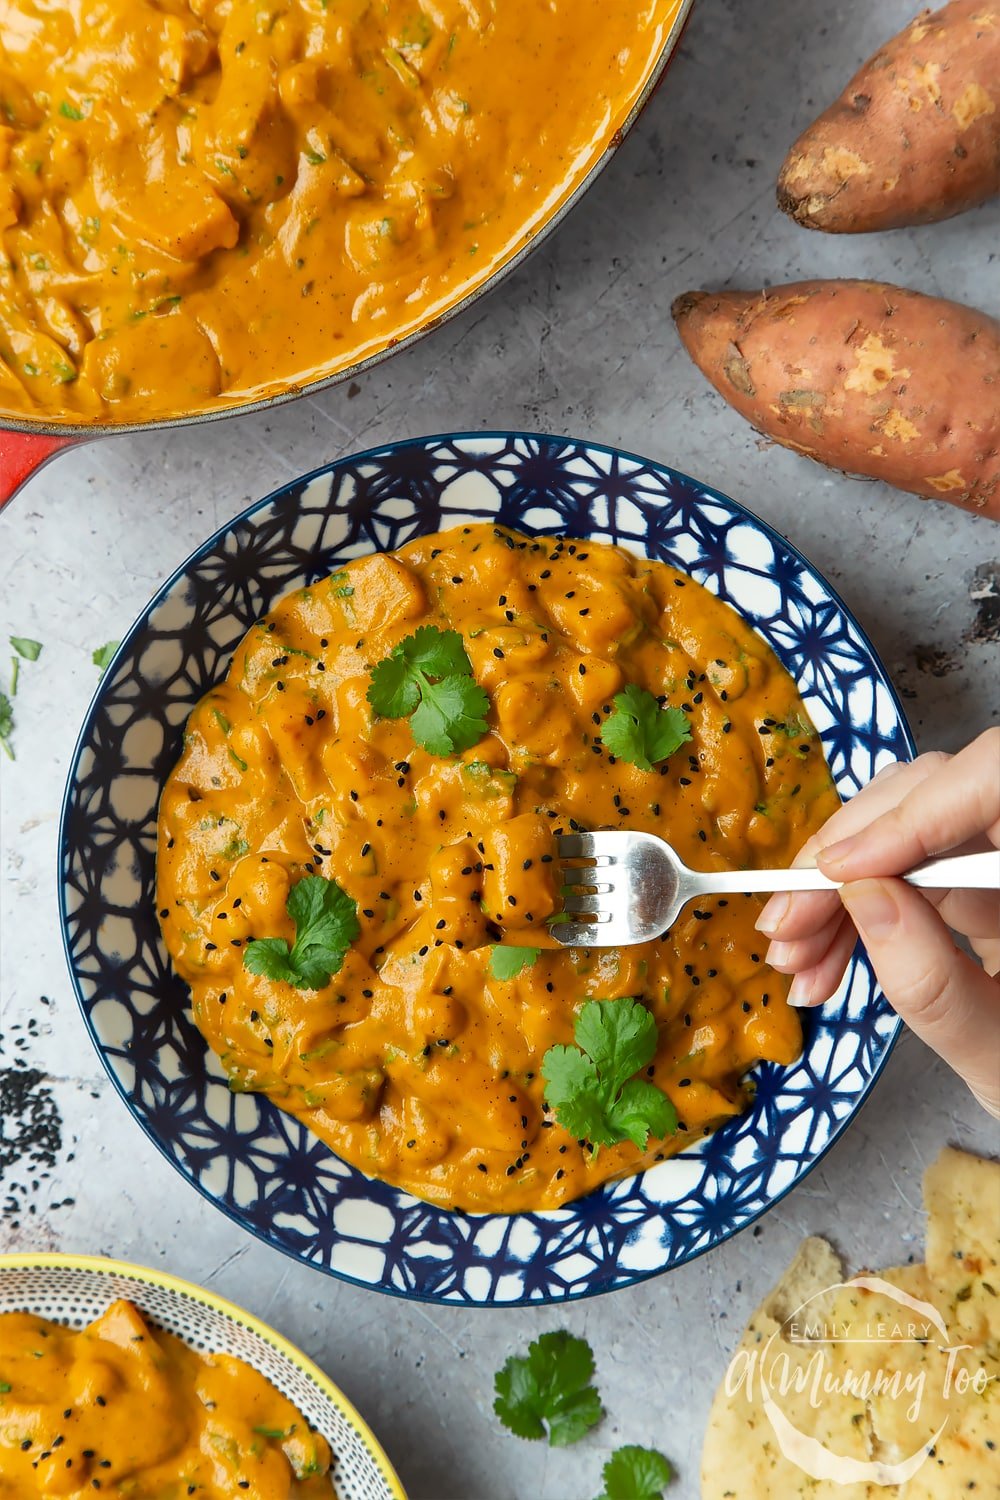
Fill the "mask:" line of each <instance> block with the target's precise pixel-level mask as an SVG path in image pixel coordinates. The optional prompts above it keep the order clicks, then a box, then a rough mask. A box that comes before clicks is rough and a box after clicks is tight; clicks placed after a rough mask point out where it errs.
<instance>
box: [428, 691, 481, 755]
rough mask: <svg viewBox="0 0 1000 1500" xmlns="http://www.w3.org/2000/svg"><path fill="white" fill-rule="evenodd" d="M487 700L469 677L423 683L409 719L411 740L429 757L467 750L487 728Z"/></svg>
mask: <svg viewBox="0 0 1000 1500" xmlns="http://www.w3.org/2000/svg"><path fill="white" fill-rule="evenodd" d="M489 707H490V700H489V699H488V698H487V696H486V694H485V692H484V691H483V689H482V688H481V687H480V686H479V684H478V683H477V682H474V681H473V680H472V678H471V677H443V678H442V679H441V681H440V682H435V683H430V682H425V684H424V688H423V694H422V697H421V701H420V705H419V707H418V708H417V709H416V710H415V711H414V713H413V715H412V717H411V719H410V728H411V730H412V731H413V738H414V739H415V740H416V742H417V744H418V745H422V746H423V747H424V749H425V750H429V751H430V753H431V754H432V755H451V754H452V753H453V752H454V751H456V750H468V749H470V748H471V747H472V746H473V745H474V744H475V743H476V741H477V740H481V739H482V737H483V735H484V734H485V733H486V730H487V728H488V726H487V723H486V714H487V713H488V712H489Z"/></svg>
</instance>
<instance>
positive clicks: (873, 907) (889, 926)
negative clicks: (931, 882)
mask: <svg viewBox="0 0 1000 1500" xmlns="http://www.w3.org/2000/svg"><path fill="white" fill-rule="evenodd" d="M841 899H842V900H843V903H844V905H845V906H846V907H847V910H848V911H849V912H850V914H851V916H852V917H853V918H854V924H855V926H856V927H858V928H860V930H861V933H862V936H865V935H867V936H868V937H873V938H884V937H888V936H889V935H890V934H891V933H892V931H893V930H894V928H896V927H897V926H898V924H899V907H898V906H897V905H896V902H895V900H894V899H893V896H892V894H891V892H890V891H889V890H888V889H887V888H886V886H885V885H883V883H882V882H881V881H880V880H856V881H854V882H853V883H852V884H850V885H845V886H844V888H843V890H842V891H841Z"/></svg>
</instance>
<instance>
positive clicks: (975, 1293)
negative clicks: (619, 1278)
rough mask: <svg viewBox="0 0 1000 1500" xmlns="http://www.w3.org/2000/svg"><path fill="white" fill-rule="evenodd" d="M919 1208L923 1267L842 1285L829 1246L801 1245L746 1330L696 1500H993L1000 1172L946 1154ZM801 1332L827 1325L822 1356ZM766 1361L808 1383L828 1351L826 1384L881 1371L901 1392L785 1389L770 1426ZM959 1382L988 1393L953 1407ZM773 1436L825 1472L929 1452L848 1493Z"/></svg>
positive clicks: (718, 1406) (999, 1445) (718, 1405)
mask: <svg viewBox="0 0 1000 1500" xmlns="http://www.w3.org/2000/svg"><path fill="white" fill-rule="evenodd" d="M924 1197H925V1204H926V1207H927V1210H928V1226H927V1262H926V1264H918V1265H910V1266H896V1267H892V1268H890V1269H889V1270H886V1271H880V1272H876V1273H870V1274H869V1273H864V1274H862V1275H861V1276H858V1277H855V1278H853V1280H852V1281H851V1282H849V1283H847V1284H843V1283H842V1277H843V1269H842V1266H841V1263H840V1261H839V1259H838V1257H837V1256H836V1254H835V1253H834V1251H833V1250H832V1248H831V1247H830V1246H829V1245H828V1244H827V1243H826V1241H825V1240H821V1239H815V1238H813V1239H807V1240H805V1241H804V1242H803V1244H802V1245H801V1246H800V1248H799V1250H798V1253H797V1254H796V1256H795V1259H794V1260H793V1261H792V1263H791V1265H790V1266H789V1267H788V1270H787V1271H786V1272H785V1274H784V1276H783V1277H782V1278H781V1280H780V1281H779V1282H778V1284H777V1286H775V1287H774V1289H773V1290H772V1291H771V1292H770V1293H769V1294H768V1296H767V1297H766V1298H765V1299H764V1301H763V1303H762V1304H761V1306H760V1307H759V1308H758V1310H757V1312H756V1313H755V1314H754V1316H753V1317H752V1318H751V1320H750V1323H749V1324H748V1325H747V1328H746V1331H745V1332H744V1334H743V1337H742V1338H741V1340H740V1343H739V1345H738V1348H737V1352H736V1355H735V1356H734V1363H733V1364H732V1365H731V1366H730V1370H729V1371H728V1372H727V1378H726V1379H725V1380H724V1381H723V1383H722V1385H721V1386H720V1387H719V1390H718V1391H717V1392H716V1396H715V1400H714V1402H713V1404H712V1410H711V1413H710V1415H709V1420H708V1428H707V1430H706V1433H705V1443H704V1447H703V1450H702V1470H701V1494H702V1500H956V1497H958V1496H960V1495H966V1494H969V1495H977V1496H981V1497H987V1496H988V1497H990V1500H997V1497H1000V1164H998V1163H996V1162H990V1161H984V1160H982V1159H980V1158H978V1157H971V1156H967V1155H966V1154H965V1153H964V1152H961V1151H954V1150H952V1149H950V1148H948V1149H946V1150H944V1151H942V1153H941V1155H940V1156H939V1158H938V1160H937V1161H936V1162H935V1163H934V1165H933V1166H931V1167H930V1168H929V1169H928V1171H927V1173H926V1175H925V1178H924ZM890 1288H892V1289H894V1290H895V1292H896V1293H897V1294H898V1295H894V1294H893V1291H892V1290H890ZM907 1299H909V1300H907ZM911 1303H912V1304H913V1305H912V1306H911V1305H910V1304H911ZM803 1304H806V1306H805V1307H804V1306H803ZM932 1313H933V1314H934V1316H932ZM789 1320H792V1321H789ZM805 1320H808V1322H809V1323H810V1324H812V1325H813V1326H814V1327H815V1326H816V1325H819V1324H822V1333H823V1342H822V1343H821V1344H818V1343H809V1342H803V1341H802V1339H803V1337H804V1333H803V1331H802V1325H803V1323H804V1321H805ZM942 1327H943V1329H944V1333H943V1334H942V1332H941V1329H942ZM890 1340H891V1341H890ZM769 1341H770V1342H769ZM959 1344H968V1345H972V1347H971V1348H969V1349H964V1350H962V1352H961V1353H960V1354H958V1355H956V1356H954V1357H953V1366H954V1368H953V1370H952V1386H951V1391H950V1394H949V1395H947V1396H946V1394H945V1389H946V1382H947V1375H948V1354H947V1352H946V1350H947V1347H948V1346H954V1345H959ZM942 1346H944V1347H942ZM764 1350H767V1352H768V1362H769V1365H772V1364H773V1361H774V1360H775V1359H776V1358H778V1359H780V1360H783V1361H787V1369H788V1370H789V1371H790V1372H795V1371H803V1372H804V1371H806V1370H809V1369H810V1365H809V1362H810V1360H811V1359H814V1358H815V1356H816V1353H817V1350H822V1357H823V1361H822V1368H823V1370H824V1371H826V1372H828V1375H829V1378H830V1379H831V1380H840V1379H843V1378H844V1377H845V1376H846V1375H848V1374H849V1375H850V1376H851V1377H852V1379H853V1380H855V1381H857V1380H859V1379H861V1378H863V1377H864V1376H865V1375H867V1376H868V1379H869V1383H870V1386H871V1383H873V1382H874V1381H875V1377H876V1375H877V1374H878V1373H879V1372H882V1375H883V1380H884V1379H886V1378H891V1377H893V1376H896V1377H897V1378H898V1383H899V1391H897V1393H896V1394H895V1395H894V1394H891V1393H889V1392H886V1391H885V1390H880V1389H878V1388H875V1389H871V1388H869V1390H868V1391H866V1392H861V1393H854V1394H851V1395H845V1394H842V1393H838V1394H834V1395H827V1394H823V1393H822V1392H820V1394H819V1399H818V1400H814V1401H810V1399H809V1395H810V1393H809V1389H806V1390H803V1391H802V1392H798V1391H796V1390H794V1389H793V1390H790V1391H789V1392H788V1393H787V1394H786V1395H783V1396H781V1397H780V1398H779V1399H778V1400H777V1401H776V1402H775V1403H774V1404H775V1406H776V1407H777V1410H776V1411H774V1413H773V1420H771V1419H769V1417H768V1414H767V1412H766V1410H765V1407H764V1403H763V1401H762V1399H761V1394H760V1386H759V1384H758V1383H757V1382H756V1378H755V1368H756V1367H755V1363H754V1357H755V1356H756V1358H757V1359H758V1360H759V1358H760V1356H761V1353H762V1352H763V1351H764ZM813 1369H815V1367H813ZM958 1370H963V1371H965V1372H967V1374H968V1376H972V1375H973V1374H974V1373H975V1372H976V1371H981V1372H982V1374H981V1376H980V1380H982V1379H985V1380H986V1381H987V1385H986V1389H985V1391H984V1392H983V1393H982V1394H978V1395H977V1394H975V1393H974V1392H973V1391H972V1390H967V1391H966V1393H965V1394H964V1395H962V1394H959V1393H958V1392H957V1391H956V1390H955V1384H954V1382H955V1374H956V1372H957V1371H958ZM751 1372H753V1374H754V1383H753V1385H752V1387H751V1386H750V1383H749V1376H750V1374H751ZM740 1376H742V1377H743V1379H742V1380H741V1379H740ZM907 1382H908V1383H907ZM918 1390H919V1391H920V1402H919V1409H918V1410H917V1409H916V1408H914V1407H912V1402H913V1398H914V1396H915V1394H916V1393H917V1391H918ZM751 1391H752V1399H751ZM908 1410H909V1411H911V1413H912V1415H913V1416H914V1417H915V1420H910V1419H908V1417H907V1412H908ZM783 1418H787V1420H788V1422H789V1423H790V1424H791V1427H789V1428H787V1429H786V1428H785V1427H784V1423H783V1420H782V1419H783ZM776 1425H777V1426H778V1427H780V1428H782V1430H783V1432H784V1435H785V1445H786V1448H788V1449H789V1451H791V1452H793V1453H794V1452H796V1451H797V1452H800V1453H802V1454H803V1455H808V1456H809V1458H810V1461H811V1462H812V1464H813V1466H814V1467H816V1466H817V1465H818V1467H819V1469H820V1470H822V1469H823V1466H824V1464H825V1463H826V1462H827V1459H826V1455H827V1454H834V1455H836V1456H837V1458H838V1459H841V1458H842V1459H846V1460H847V1467H848V1468H849V1467H850V1466H851V1461H852V1460H854V1461H856V1462H857V1463H859V1464H864V1465H866V1466H868V1465H871V1464H873V1463H882V1464H884V1465H899V1464H901V1463H903V1462H905V1461H906V1460H907V1459H909V1458H910V1457H911V1456H914V1462H915V1461H916V1460H915V1455H916V1454H917V1453H918V1452H919V1450H920V1449H921V1446H922V1445H928V1444H933V1446H932V1447H931V1448H930V1451H929V1453H928V1455H927V1457H926V1458H925V1459H924V1460H923V1462H921V1463H920V1465H919V1467H918V1468H917V1469H916V1472H915V1473H913V1474H912V1475H911V1477H909V1478H907V1479H906V1480H905V1481H904V1482H902V1483H900V1484H888V1485H886V1484H884V1483H881V1484H876V1483H874V1482H871V1481H872V1477H873V1476H872V1475H871V1472H870V1470H869V1469H868V1468H867V1467H866V1468H865V1469H864V1470H859V1471H858V1472H859V1477H858V1478H857V1479H856V1480H855V1481H854V1482H848V1483H844V1482H840V1479H839V1478H837V1477H835V1476H841V1478H842V1477H845V1465H844V1464H839V1463H832V1464H829V1465H828V1472H827V1473H826V1474H825V1475H824V1474H822V1473H821V1474H820V1477H812V1476H811V1475H810V1474H809V1473H807V1472H806V1470H805V1469H804V1468H802V1467H800V1466H799V1465H798V1464H797V1463H795V1462H793V1461H792V1460H791V1459H790V1458H786V1457H785V1454H784V1452H783V1451H782V1448H781V1445H780V1444H779V1441H778V1437H777V1432H776ZM862 1475H863V1476H864V1477H860V1476H862Z"/></svg>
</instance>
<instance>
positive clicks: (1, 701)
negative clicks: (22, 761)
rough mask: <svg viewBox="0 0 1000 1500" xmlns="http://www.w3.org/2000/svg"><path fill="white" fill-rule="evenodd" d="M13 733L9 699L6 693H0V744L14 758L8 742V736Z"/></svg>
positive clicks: (11, 710)
mask: <svg viewBox="0 0 1000 1500" xmlns="http://www.w3.org/2000/svg"><path fill="white" fill-rule="evenodd" d="M13 733H14V710H13V709H12V708H11V706H10V699H9V698H8V697H7V694H6V693H0V746H2V747H3V749H4V750H5V751H6V753H7V754H8V755H9V756H10V759H11V760H13V759H14V750H13V747H12V746H11V743H10V737H11V735H12V734H13Z"/></svg>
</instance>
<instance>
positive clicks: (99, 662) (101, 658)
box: [90, 641, 121, 677]
mask: <svg viewBox="0 0 1000 1500" xmlns="http://www.w3.org/2000/svg"><path fill="white" fill-rule="evenodd" d="M120 645H121V641H105V642H104V645H103V646H98V647H97V648H96V650H94V651H92V652H91V655H90V659H91V661H92V662H93V663H94V666H95V667H100V669H101V676H102V677H103V676H104V674H105V672H106V671H107V670H108V668H109V667H110V665H111V661H112V658H113V657H114V654H115V652H116V651H117V650H118V647H119V646H120Z"/></svg>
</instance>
